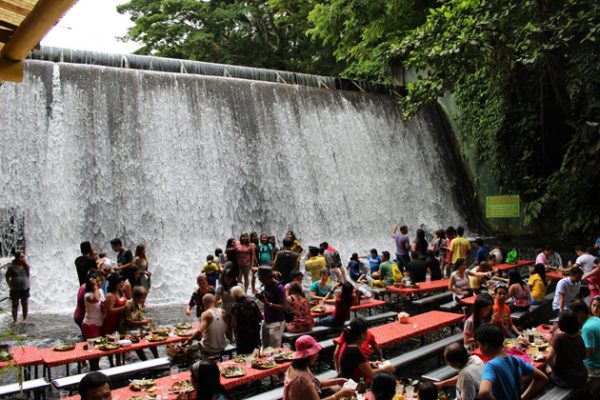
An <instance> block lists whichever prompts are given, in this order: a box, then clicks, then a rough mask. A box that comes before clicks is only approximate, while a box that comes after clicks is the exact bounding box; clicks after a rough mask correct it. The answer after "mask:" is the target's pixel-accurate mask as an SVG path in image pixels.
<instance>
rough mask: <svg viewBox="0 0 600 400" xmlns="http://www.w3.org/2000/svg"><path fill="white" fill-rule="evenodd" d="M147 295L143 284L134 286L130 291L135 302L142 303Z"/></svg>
mask: <svg viewBox="0 0 600 400" xmlns="http://www.w3.org/2000/svg"><path fill="white" fill-rule="evenodd" d="M147 296H148V290H147V289H146V288H145V287H143V286H134V287H133V291H132V293H131V297H132V299H133V301H134V302H135V303H136V304H144V301H145V300H146V297H147Z"/></svg>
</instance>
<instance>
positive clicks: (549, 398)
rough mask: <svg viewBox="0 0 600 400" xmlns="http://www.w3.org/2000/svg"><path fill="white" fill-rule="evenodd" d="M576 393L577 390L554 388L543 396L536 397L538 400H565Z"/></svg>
mask: <svg viewBox="0 0 600 400" xmlns="http://www.w3.org/2000/svg"><path fill="white" fill-rule="evenodd" d="M575 393H576V389H571V388H563V387H559V386H554V387H553V388H552V389H550V390H548V391H547V392H546V393H544V394H543V395H541V396H539V397H536V400H563V399H566V398H568V397H569V396H572V395H574V394H575Z"/></svg>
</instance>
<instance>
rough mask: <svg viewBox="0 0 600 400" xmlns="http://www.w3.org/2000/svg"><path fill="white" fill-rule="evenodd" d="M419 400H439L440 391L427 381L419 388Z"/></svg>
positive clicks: (420, 384)
mask: <svg viewBox="0 0 600 400" xmlns="http://www.w3.org/2000/svg"><path fill="white" fill-rule="evenodd" d="M417 393H418V395H419V400H437V398H438V390H437V388H436V387H435V385H434V384H433V382H429V381H425V382H421V383H419V385H418V386H417Z"/></svg>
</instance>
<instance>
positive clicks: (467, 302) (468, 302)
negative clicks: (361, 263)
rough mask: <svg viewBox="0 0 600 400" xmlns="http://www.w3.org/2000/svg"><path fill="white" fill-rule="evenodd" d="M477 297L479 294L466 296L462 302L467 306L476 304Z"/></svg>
mask: <svg viewBox="0 0 600 400" xmlns="http://www.w3.org/2000/svg"><path fill="white" fill-rule="evenodd" d="M476 298H477V296H469V297H465V298H462V299H460V304H464V305H466V306H472V305H473V304H475V299H476Z"/></svg>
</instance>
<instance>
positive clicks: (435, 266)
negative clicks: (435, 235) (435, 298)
mask: <svg viewBox="0 0 600 400" xmlns="http://www.w3.org/2000/svg"><path fill="white" fill-rule="evenodd" d="M425 263H426V264H427V269H428V270H429V273H430V276H431V280H432V281H437V280H440V279H442V269H441V266H440V261H439V260H438V259H437V258H435V255H434V254H433V251H431V250H429V251H428V252H427V255H426V256H425Z"/></svg>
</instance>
